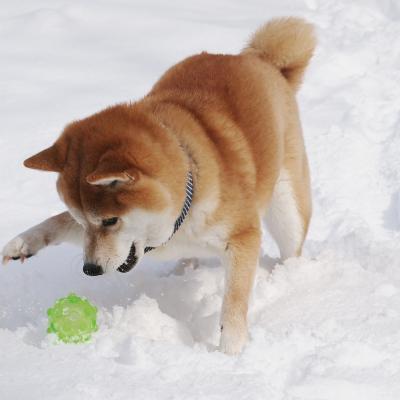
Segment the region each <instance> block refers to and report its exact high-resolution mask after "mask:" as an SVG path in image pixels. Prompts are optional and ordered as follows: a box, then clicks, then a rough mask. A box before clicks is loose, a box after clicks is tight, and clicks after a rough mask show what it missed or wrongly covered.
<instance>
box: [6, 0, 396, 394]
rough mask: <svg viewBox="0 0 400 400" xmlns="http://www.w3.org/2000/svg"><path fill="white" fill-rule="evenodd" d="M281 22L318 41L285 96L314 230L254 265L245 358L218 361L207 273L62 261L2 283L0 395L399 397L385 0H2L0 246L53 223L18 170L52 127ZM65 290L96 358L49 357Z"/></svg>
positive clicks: (47, 186) (390, 32)
mask: <svg viewBox="0 0 400 400" xmlns="http://www.w3.org/2000/svg"><path fill="white" fill-rule="evenodd" d="M276 15H300V16H303V17H306V18H307V19H309V20H311V21H313V22H314V23H315V24H316V26H317V29H318V36H319V47H318V51H317V53H316V56H315V58H314V60H313V62H312V66H311V68H310V69H309V71H308V74H307V78H306V82H305V84H304V86H303V88H302V90H301V93H300V95H299V102H300V107H301V109H302V118H303V124H304V131H305V138H306V143H307V147H308V153H309V157H310V163H311V171H312V177H313V192H314V216H313V221H312V226H311V231H310V234H309V239H308V242H307V245H306V249H305V255H304V258H301V259H291V260H289V261H287V262H286V263H285V264H284V265H275V264H276V263H275V262H274V260H269V262H268V263H267V267H264V268H260V270H259V273H258V277H257V281H256V285H255V289H254V296H253V300H252V305H251V309H250V334H251V339H250V341H249V344H248V346H247V347H246V349H245V350H244V352H243V354H241V355H240V356H238V357H228V356H226V355H223V354H221V353H219V352H217V351H215V345H216V344H217V342H218V313H219V308H220V303H221V296H222V286H223V280H222V278H223V274H222V270H221V268H219V267H218V266H217V265H215V264H214V263H207V264H204V265H202V266H201V267H200V268H198V269H193V268H191V267H188V268H186V269H182V268H174V265H160V264H155V263H154V262H153V261H151V259H148V260H147V261H146V262H144V263H143V264H142V265H141V266H140V267H138V268H137V269H135V270H134V271H133V272H132V273H130V274H126V275H122V274H118V275H117V274H116V275H105V276H102V277H97V278H90V277H87V276H85V275H83V273H82V270H81V267H82V263H81V258H80V251H79V249H76V248H73V247H69V246H60V247H56V248H51V249H48V250H46V251H43V252H42V253H41V254H40V255H39V256H38V257H36V258H33V259H31V260H30V261H29V262H27V263H25V264H24V265H22V266H21V265H20V264H16V263H14V264H10V265H8V266H7V267H4V268H1V270H0V354H1V362H0V399H1V400H27V399H42V400H47V399H52V400H61V399H65V400H75V399H84V400H90V399H96V400H103V399H104V400H105V399H114V400H120V399H124V400H125V399H141V400H142V399H144V400H147V399H151V400H153V399H185V400H186V399H207V400H217V399H218V400H220V399H235V400H236V399H251V400H257V399H269V400H278V399H279V400H308V399H310V400H311V399H318V400H325V399H326V400H330V399H332V400H372V399H373V400H398V399H399V398H400V152H399V151H400V113H399V110H400V95H399V93H400V56H399V48H400V47H399V46H400V39H399V38H400V6H399V2H397V1H396V0H393V1H391V0H382V1H379V0H375V1H374V0H366V1H351V2H350V1H345V0H326V1H322V0H321V1H318V0H304V1H300V0H298V1H288V0H285V1H281V0H269V1H261V0H252V1H246V2H244V1H240V0H236V1H232V0H229V1H228V0H223V1H218V3H217V2H215V1H211V0H203V1H202V2H201V3H199V2H196V3H195V2H193V3H189V2H187V1H183V0H179V1H176V0H174V1H170V2H162V1H161V0H151V1H145V0H137V1H128V0H119V1H111V0H96V1H93V0H92V1H89V0H83V1H79V2H77V1H75V2H73V1H66V0H35V1H34V2H33V1H29V0H20V1H18V2H17V1H11V0H2V2H1V8H0V58H1V63H0V96H1V101H0V118H1V131H0V148H1V150H0V151H1V153H0V154H1V157H0V181H1V182H2V188H3V189H2V191H1V193H0V206H1V210H2V212H1V220H2V228H1V229H0V244H4V243H5V242H6V241H7V240H8V239H10V238H11V237H12V236H14V235H15V234H17V233H18V232H20V231H21V230H24V229H25V228H26V227H28V226H30V225H32V224H34V223H37V222H39V221H40V220H42V219H44V218H46V217H47V216H49V215H50V214H55V213H57V212H59V211H60V210H62V204H61V203H60V201H59V199H58V198H57V195H56V191H55V189H54V181H55V177H54V176H53V175H52V174H45V173H39V172H35V171H29V170H27V169H24V168H23V167H22V165H21V163H22V160H23V159H24V158H26V157H27V156H29V155H31V154H33V153H34V152H36V151H38V150H41V149H42V148H44V147H45V146H47V145H49V144H50V143H51V142H52V141H54V139H55V138H56V136H57V135H58V134H59V133H60V131H61V129H62V127H63V125H64V124H66V123H67V122H69V121H70V120H72V119H74V118H80V117H84V116H86V115H88V114H90V113H92V112H94V111H97V110H99V109H101V108H102V107H105V106H107V105H110V104H113V103H116V102H121V101H126V100H131V99H135V98H139V97H140V96H142V95H143V94H145V93H146V91H147V90H148V89H149V88H150V87H151V85H152V83H153V82H154V81H155V80H156V79H157V78H158V77H159V75H160V74H161V73H162V72H163V71H164V70H165V69H166V68H167V67H168V66H170V65H171V64H173V63H174V62H176V61H178V60H180V59H181V58H183V57H185V56H187V55H190V54H192V53H195V52H199V51H201V50H208V51H210V52H238V51H239V50H240V48H241V47H242V46H243V44H244V41H245V39H246V38H247V37H248V36H249V34H250V33H251V32H252V31H253V30H254V29H255V28H257V27H258V25H259V24H260V23H262V22H264V21H265V20H267V19H269V18H270V17H272V16H276ZM265 249H266V250H268V251H269V254H270V255H271V257H275V256H276V250H275V248H274V247H273V246H272V245H271V243H270V241H269V239H268V238H266V240H265ZM71 291H74V292H76V293H78V294H80V295H85V296H87V297H88V298H89V299H90V300H92V301H93V302H94V303H95V304H97V305H98V307H99V308H100V310H101V311H100V314H101V315H100V325H101V327H100V330H99V332H98V333H97V334H96V335H95V337H94V339H93V341H92V342H91V343H90V344H87V345H77V346H68V345H54V344H52V342H51V340H49V338H47V337H46V333H45V329H46V319H45V310H46V309H47V308H48V307H49V306H50V305H51V304H52V303H53V302H54V300H55V299H57V298H58V297H60V296H64V295H66V294H68V293H69V292H71Z"/></svg>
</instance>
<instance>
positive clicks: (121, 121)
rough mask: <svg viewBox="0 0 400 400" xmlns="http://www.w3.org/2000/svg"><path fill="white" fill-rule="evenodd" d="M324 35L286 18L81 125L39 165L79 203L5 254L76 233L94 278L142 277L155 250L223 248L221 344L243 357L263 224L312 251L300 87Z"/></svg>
mask: <svg viewBox="0 0 400 400" xmlns="http://www.w3.org/2000/svg"><path fill="white" fill-rule="evenodd" d="M315 43H316V41H315V37H314V32H313V28H312V26H311V25H309V24H308V23H306V22H304V21H303V20H301V19H297V18H286V19H275V20H272V21H270V22H269V23H267V24H266V25H264V26H262V27H261V28H260V29H259V30H258V31H257V32H256V33H255V34H254V36H253V37H252V39H251V40H250V42H249V44H248V46H247V47H245V49H244V50H243V51H242V52H241V53H240V54H238V55H214V54H207V53H201V54H199V55H195V56H192V57H189V58H187V59H185V60H184V61H182V62H180V63H178V64H177V65H175V66H173V67H172V68H171V69H169V70H168V71H167V72H166V73H165V74H164V75H163V76H162V77H161V79H160V80H159V81H158V82H157V83H156V84H155V85H154V87H153V88H152V90H151V91H150V93H149V94H148V95H146V96H145V97H144V98H143V99H142V100H140V101H138V102H136V103H132V104H121V105H116V106H113V107H110V108H107V109H105V110H103V111H101V112H99V113H97V114H94V115H92V116H90V117H88V118H85V119H83V120H80V121H75V122H72V123H71V124H69V125H67V127H66V128H65V130H64V132H63V133H62V135H61V136H60V137H59V138H58V139H57V141H56V142H55V143H54V144H53V145H52V146H51V147H49V148H47V149H46V150H43V151H42V152H40V153H38V154H36V155H34V156H33V157H31V158H29V159H27V160H26V161H25V166H26V167H28V168H34V169H39V170H45V171H54V172H57V173H58V174H59V176H58V181H57V190H58V192H59V194H60V197H61V199H62V200H63V201H64V202H65V204H66V206H67V210H68V211H66V212H64V213H62V214H60V215H56V216H54V217H51V218H49V219H48V220H46V221H44V222H42V223H41V224H39V225H37V226H34V227H33V228H31V229H29V230H27V231H25V232H23V233H21V234H20V235H18V236H17V237H16V238H14V239H13V240H11V241H10V242H9V243H8V244H7V245H6V246H5V247H4V249H3V260H4V261H5V262H7V261H9V260H10V259H13V260H16V259H20V260H21V261H23V260H24V259H25V258H28V257H30V256H32V255H34V254H36V253H37V252H38V251H39V250H40V249H42V248H44V247H46V246H48V245H52V244H57V243H60V242H63V241H73V242H78V243H80V244H82V245H83V247H84V266H83V270H84V272H85V273H86V274H87V275H99V274H103V273H108V272H110V271H119V272H128V271H129V270H131V269H132V268H133V267H134V266H135V265H136V264H137V263H138V262H139V261H140V259H141V258H142V257H144V255H145V254H149V255H154V256H160V257H166V258H171V257H174V258H182V257H193V256H200V257H201V256H203V255H207V256H208V255H211V256H218V257H220V259H221V262H222V264H223V265H224V266H225V268H226V288H225V293H224V300H223V307H222V312H221V339H220V349H221V350H222V351H224V352H226V353H230V354H233V353H238V352H240V351H241V349H242V348H243V346H244V344H245V343H246V340H247V309H248V300H249V295H250V292H251V288H252V284H253V280H254V276H255V271H256V267H257V265H258V259H259V251H260V241H261V224H262V221H263V220H265V221H266V224H267V227H268V229H269V230H270V232H271V235H272V236H273V238H274V239H275V240H276V242H277V244H278V246H279V249H280V253H281V257H282V259H285V258H288V257H295V256H299V255H300V253H301V251H302V246H303V242H304V239H305V236H306V233H307V229H308V224H309V220H310V216H311V198H310V182H309V169H308V163H307V157H306V153H305V148H304V143H303V137H302V132H301V125H300V120H299V115H298V109H297V104H296V99H295V95H296V91H297V90H298V89H299V86H300V84H301V81H302V77H303V74H304V71H305V68H306V67H307V64H308V62H309V60H310V58H311V56H312V54H313V51H314V47H315Z"/></svg>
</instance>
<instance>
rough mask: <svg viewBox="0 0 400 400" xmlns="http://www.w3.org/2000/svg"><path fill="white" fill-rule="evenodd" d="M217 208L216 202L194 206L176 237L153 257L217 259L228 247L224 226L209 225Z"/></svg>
mask: <svg viewBox="0 0 400 400" xmlns="http://www.w3.org/2000/svg"><path fill="white" fill-rule="evenodd" d="M216 206H217V202H216V200H211V199H209V200H204V201H202V202H201V203H200V204H196V205H193V206H192V209H191V210H190V212H189V214H188V216H187V218H186V219H185V221H184V222H183V224H182V226H181V227H180V228H179V230H178V231H177V232H176V233H175V235H174V236H173V237H172V238H171V239H170V240H169V241H168V242H167V243H166V244H165V245H163V246H161V247H159V248H157V249H155V250H153V251H152V252H151V253H152V254H151V255H152V256H155V257H157V258H163V259H164V258H165V259H179V258H190V257H216V256H218V255H220V254H221V252H222V251H223V249H224V248H225V246H226V239H227V228H226V226H225V225H224V224H222V223H221V224H213V225H210V224H209V223H207V219H208V217H209V216H210V215H211V213H212V212H213V211H214V210H215V208H216Z"/></svg>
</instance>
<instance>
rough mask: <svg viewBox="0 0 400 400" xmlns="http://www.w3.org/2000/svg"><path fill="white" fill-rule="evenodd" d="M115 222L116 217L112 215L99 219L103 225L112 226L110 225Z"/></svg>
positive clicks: (116, 220)
mask: <svg viewBox="0 0 400 400" xmlns="http://www.w3.org/2000/svg"><path fill="white" fill-rule="evenodd" d="M117 222H118V217H112V218H107V219H103V220H102V221H101V224H102V225H103V226H112V225H115V224H116V223H117Z"/></svg>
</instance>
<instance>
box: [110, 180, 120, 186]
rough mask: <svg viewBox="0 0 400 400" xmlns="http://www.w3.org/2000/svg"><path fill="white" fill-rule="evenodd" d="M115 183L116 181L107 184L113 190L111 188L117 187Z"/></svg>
mask: <svg viewBox="0 0 400 400" xmlns="http://www.w3.org/2000/svg"><path fill="white" fill-rule="evenodd" d="M117 183H118V181H117V180H115V181H112V182H111V183H110V184H109V186H110V187H112V188H113V187H115V186H117Z"/></svg>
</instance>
